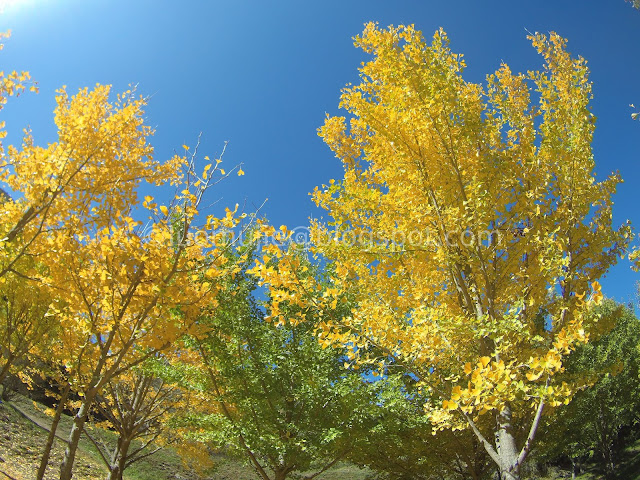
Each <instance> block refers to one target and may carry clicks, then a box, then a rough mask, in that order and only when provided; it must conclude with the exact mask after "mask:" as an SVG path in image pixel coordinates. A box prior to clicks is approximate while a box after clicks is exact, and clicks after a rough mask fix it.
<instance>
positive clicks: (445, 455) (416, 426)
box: [350, 375, 491, 480]
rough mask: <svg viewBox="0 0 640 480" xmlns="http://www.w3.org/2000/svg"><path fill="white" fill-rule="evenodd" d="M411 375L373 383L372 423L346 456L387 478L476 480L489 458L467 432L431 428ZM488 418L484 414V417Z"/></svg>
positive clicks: (483, 470)
mask: <svg viewBox="0 0 640 480" xmlns="http://www.w3.org/2000/svg"><path fill="white" fill-rule="evenodd" d="M412 383H414V382H413V381H411V379H410V378H408V377H406V376H399V375H393V376H389V377H387V378H385V379H384V380H381V381H379V382H377V383H376V384H375V385H374V387H375V388H376V394H377V395H376V402H375V404H374V405H371V417H372V423H373V424H374V426H373V427H372V428H371V429H370V430H369V431H368V432H366V433H365V436H366V439H365V440H364V441H360V442H358V443H357V445H356V447H355V449H354V450H353V451H352V452H351V454H350V460H351V461H353V462H354V463H357V464H360V465H366V466H368V467H369V468H371V469H373V470H375V471H377V472H378V474H379V477H382V478H385V479H387V480H409V479H412V480H435V479H441V478H443V475H446V478H448V479H451V480H453V479H468V478H473V479H478V478H482V476H483V475H484V474H485V473H487V472H488V470H489V469H490V468H491V463H490V459H489V456H488V455H487V453H486V451H485V450H484V448H483V447H482V445H481V444H480V442H478V440H477V439H476V437H475V435H473V433H472V432H469V431H455V432H452V431H450V430H441V431H439V432H437V433H436V432H435V431H434V430H433V429H432V425H431V424H430V422H429V420H428V419H427V418H426V417H425V416H424V407H423V405H424V404H425V403H426V402H427V401H428V399H425V398H421V397H420V396H418V395H416V393H415V391H414V390H415V389H414V388H412V385H411V384H412ZM486 419H487V420H488V419H489V417H486Z"/></svg>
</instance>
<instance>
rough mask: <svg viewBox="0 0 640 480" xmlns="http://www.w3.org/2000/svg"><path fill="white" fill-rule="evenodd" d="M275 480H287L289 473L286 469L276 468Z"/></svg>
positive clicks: (274, 471)
mask: <svg viewBox="0 0 640 480" xmlns="http://www.w3.org/2000/svg"><path fill="white" fill-rule="evenodd" d="M273 474H274V477H273V480H286V478H287V471H286V470H285V469H280V468H276V469H274V470H273Z"/></svg>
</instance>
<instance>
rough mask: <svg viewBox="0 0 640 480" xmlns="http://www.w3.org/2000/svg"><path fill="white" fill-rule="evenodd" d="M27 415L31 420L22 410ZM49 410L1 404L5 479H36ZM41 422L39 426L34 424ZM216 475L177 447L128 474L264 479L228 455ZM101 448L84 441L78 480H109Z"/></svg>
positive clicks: (329, 479) (345, 468) (333, 474)
mask: <svg viewBox="0 0 640 480" xmlns="http://www.w3.org/2000/svg"><path fill="white" fill-rule="evenodd" d="M14 407H15V408H17V409H19V410H20V411H22V412H23V413H24V414H25V415H26V416H28V417H29V418H30V420H29V419H27V418H25V417H24V416H23V415H21V414H20V413H18V411H16V409H15V408H14ZM44 409H45V407H43V406H41V405H38V404H34V402H32V401H31V400H29V399H27V398H26V397H24V396H22V395H19V394H14V395H12V397H11V399H10V401H9V402H7V403H0V480H9V479H15V480H31V479H33V478H35V474H36V471H37V469H38V465H39V463H40V456H41V453H42V448H43V446H44V444H45V442H46V438H47V431H46V430H45V429H43V428H41V427H39V426H38V425H37V424H39V425H41V426H43V427H45V428H49V427H50V425H51V420H50V418H49V417H48V416H47V415H46V414H45V413H44ZM34 421H35V423H34ZM71 424H72V419H71V417H69V416H66V415H63V417H62V418H61V420H60V425H59V427H58V436H60V437H62V438H66V436H67V434H68V432H69V430H70V428H71ZM88 431H89V432H90V434H91V436H92V437H93V438H94V439H95V440H96V441H97V442H98V443H100V442H103V443H107V444H109V445H113V444H114V443H115V441H116V436H115V434H113V433H112V432H108V431H105V430H101V429H97V428H91V427H89V428H88ZM64 447H65V442H64V441H63V440H61V439H59V438H56V441H55V443H54V446H53V450H52V452H51V461H50V466H49V467H48V470H47V473H46V475H45V479H46V480H57V478H58V476H59V469H60V462H61V459H62V457H63V454H64ZM214 462H215V467H214V470H213V471H212V472H211V473H209V474H207V475H198V474H197V473H195V472H193V471H191V470H189V469H187V468H186V467H185V466H184V465H183V463H182V461H181V459H180V457H179V456H178V454H177V453H176V452H175V451H174V450H173V449H171V448H164V449H162V450H161V451H159V452H158V453H156V454H155V455H152V456H150V457H147V458H145V459H143V460H141V461H140V462H137V463H134V464H133V465H132V466H131V467H130V468H128V469H127V470H126V472H125V475H124V479H125V480H258V476H257V475H256V473H255V472H254V471H253V469H252V468H251V467H249V466H248V465H246V464H245V463H243V462H241V461H239V460H236V459H234V458H229V457H228V456H225V455H223V454H218V455H215V457H214ZM107 473H108V472H107V468H106V466H105V465H104V463H103V461H102V459H101V458H100V455H99V453H98V452H97V450H96V447H95V446H94V445H93V443H91V442H90V441H89V440H88V439H87V438H86V437H84V436H83V438H82V439H81V441H80V446H79V449H78V453H77V458H76V462H75V464H74V476H73V478H74V480H94V479H95V480H98V479H100V480H103V479H104V478H106V476H107ZM369 475H370V472H369V471H367V470H362V469H359V468H358V467H356V466H354V465H351V464H339V465H337V466H336V467H334V468H332V469H331V470H329V471H327V472H325V473H323V474H322V475H320V476H318V477H316V478H317V479H318V480H366V478H367V477H368V476H369Z"/></svg>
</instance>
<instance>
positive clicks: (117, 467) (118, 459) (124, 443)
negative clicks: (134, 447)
mask: <svg viewBox="0 0 640 480" xmlns="http://www.w3.org/2000/svg"><path fill="white" fill-rule="evenodd" d="M130 446H131V439H129V438H127V439H121V438H119V439H118V447H117V448H116V451H115V452H113V456H112V457H111V465H109V477H108V479H107V480H122V475H123V473H124V469H125V468H126V465H127V455H128V454H129V447H130Z"/></svg>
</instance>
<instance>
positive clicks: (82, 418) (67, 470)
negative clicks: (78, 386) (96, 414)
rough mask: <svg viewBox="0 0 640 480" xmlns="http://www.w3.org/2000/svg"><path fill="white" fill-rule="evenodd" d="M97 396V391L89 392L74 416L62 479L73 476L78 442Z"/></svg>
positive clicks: (62, 467)
mask: <svg viewBox="0 0 640 480" xmlns="http://www.w3.org/2000/svg"><path fill="white" fill-rule="evenodd" d="M95 396H96V392H95V391H91V390H90V391H89V392H87V394H86V396H85V397H84V400H83V401H82V405H80V409H79V410H78V412H77V413H76V415H75V417H73V425H72V426H71V432H69V440H68V442H67V448H66V450H65V451H64V459H63V460H62V465H61V466H60V480H71V477H72V476H73V462H74V461H75V458H76V451H77V450H78V443H80V437H81V436H82V431H83V430H84V424H85V423H86V421H87V418H88V417H89V409H90V408H91V406H92V405H93V400H94V398H95Z"/></svg>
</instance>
